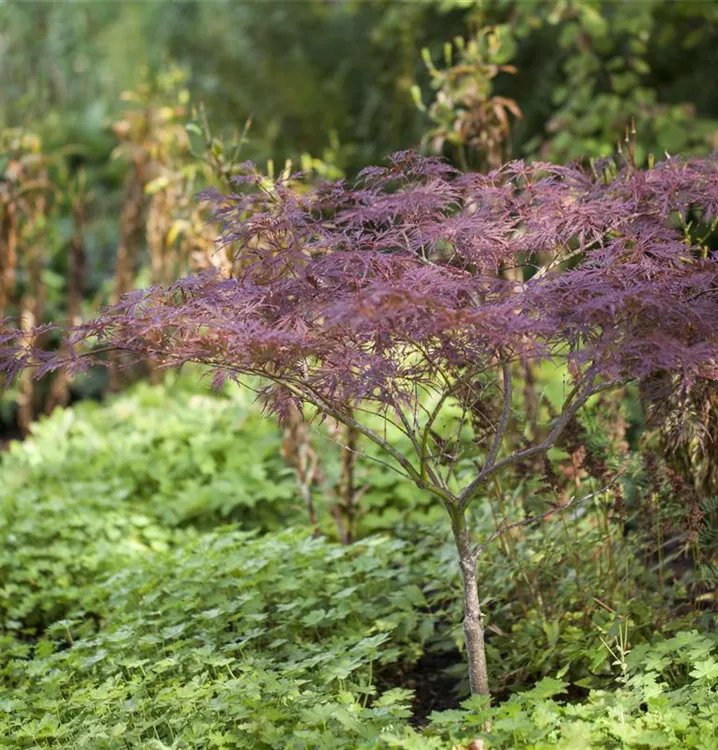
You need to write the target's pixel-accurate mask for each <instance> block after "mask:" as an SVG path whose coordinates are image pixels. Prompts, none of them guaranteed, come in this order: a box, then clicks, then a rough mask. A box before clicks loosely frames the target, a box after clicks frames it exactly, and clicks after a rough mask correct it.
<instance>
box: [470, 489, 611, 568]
mask: <svg viewBox="0 0 718 750" xmlns="http://www.w3.org/2000/svg"><path fill="white" fill-rule="evenodd" d="M620 476H621V475H620V474H619V475H618V476H616V477H615V478H614V479H613V481H612V482H609V483H608V484H607V485H605V486H604V487H601V489H600V490H596V491H595V492H589V494H588V495H584V496H583V497H573V498H571V500H569V501H568V502H567V503H564V504H563V505H557V506H555V507H553V508H549V510H547V511H546V512H545V513H539V514H538V515H537V516H529V517H528V518H524V519H522V520H521V521H514V522H513V523H502V524H501V525H500V526H499V528H498V529H496V531H493V532H492V533H491V534H489V536H488V537H487V538H486V539H485V540H484V541H483V542H482V543H481V544H480V545H479V546H478V547H476V549H474V551H473V553H472V554H473V556H474V561H476V560H477V559H478V558H479V556H480V555H481V553H482V552H483V551H484V550H485V549H486V548H487V547H488V546H489V544H491V542H493V541H495V540H496V539H498V538H499V537H501V536H503V535H504V534H506V533H508V532H509V531H511V530H512V529H517V528H519V527H520V526H530V525H531V524H532V523H536V522H537V521H543V520H544V519H546V518H548V517H549V516H552V515H553V514H554V513H562V512H563V511H565V510H568V509H569V508H572V507H574V506H575V505H580V504H581V503H584V502H586V500H593V498H594V497H596V496H598V495H601V494H602V493H604V492H605V491H606V490H607V489H608V488H609V487H611V486H613V485H614V484H615V483H616V482H617V481H618V479H619V478H620Z"/></svg>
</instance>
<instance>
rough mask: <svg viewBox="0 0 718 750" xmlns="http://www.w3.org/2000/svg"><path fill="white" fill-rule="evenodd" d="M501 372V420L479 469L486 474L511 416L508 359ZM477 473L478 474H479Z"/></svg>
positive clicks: (511, 399) (511, 395)
mask: <svg viewBox="0 0 718 750" xmlns="http://www.w3.org/2000/svg"><path fill="white" fill-rule="evenodd" d="M501 372H502V373H503V377H504V408H503V410H502V412H501V420H500V421H499V426H498V427H497V428H496V432H495V433H494V440H493V443H492V444H491V448H490V449H489V454H488V456H486V462H485V463H484V468H483V469H482V470H481V474H484V475H485V474H486V472H488V471H489V470H490V469H491V467H492V466H493V465H494V464H495V463H496V457H497V456H498V455H499V450H501V443H502V442H503V440H504V436H505V435H506V428H507V427H508V425H509V419H510V418H511V406H512V401H513V381H512V380H511V364H510V363H509V362H508V361H504V362H502V363H501ZM481 474H479V476H481Z"/></svg>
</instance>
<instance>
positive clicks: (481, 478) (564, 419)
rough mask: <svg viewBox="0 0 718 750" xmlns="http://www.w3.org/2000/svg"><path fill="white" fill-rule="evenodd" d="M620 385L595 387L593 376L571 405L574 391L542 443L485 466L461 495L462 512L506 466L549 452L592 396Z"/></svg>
mask: <svg viewBox="0 0 718 750" xmlns="http://www.w3.org/2000/svg"><path fill="white" fill-rule="evenodd" d="M620 385H623V383H622V382H619V383H605V384H603V385H599V386H594V385H593V376H591V377H590V378H589V381H588V384H587V385H586V388H585V389H584V391H583V393H582V394H581V395H580V396H578V397H576V398H575V400H573V403H571V400H572V399H574V397H575V394H576V393H577V391H576V390H574V391H572V393H571V395H570V396H569V398H568V399H567V401H566V404H564V409H563V411H562V413H561V416H560V417H559V418H558V419H557V420H556V423H555V424H554V426H553V427H552V428H551V431H550V432H549V434H548V435H547V436H546V437H545V438H544V439H543V440H542V441H541V442H540V443H538V444H537V445H532V446H531V447H530V448H525V449H524V450H521V451H517V452H516V453H512V454H511V455H510V456H507V457H506V458H504V459H502V460H501V461H499V462H498V463H495V464H493V465H492V466H488V464H487V465H486V466H484V468H483V469H482V470H481V472H479V475H478V476H477V477H476V478H475V479H473V480H472V481H471V482H470V483H469V485H468V486H467V487H466V488H465V489H464V490H463V492H461V494H460V495H459V508H460V509H461V510H464V509H466V507H467V506H468V505H469V503H470V502H471V501H472V500H473V498H474V495H475V494H476V491H477V489H478V488H479V487H480V486H481V485H482V484H483V483H484V482H485V481H486V480H487V479H488V478H489V477H490V476H492V475H493V474H495V473H496V472H497V471H500V470H501V469H503V468H504V467H505V466H508V465H509V464H513V463H515V462H516V461H520V460H522V459H524V458H529V457H530V456H535V455H536V454H537V453H543V452H544V451H547V450H548V449H549V448H550V447H551V446H552V445H553V444H554V443H555V442H556V439H557V438H558V436H559V435H560V434H561V433H562V432H563V431H564V429H565V428H566V425H568V423H569V422H570V421H571V419H572V418H573V417H574V415H575V414H576V412H577V411H578V410H579V409H580V408H581V407H582V406H583V405H584V404H585V403H586V401H588V399H589V398H591V396H594V395H595V394H597V393H600V392H601V391H605V390H608V389H610V388H616V387H618V386H620ZM567 404H570V405H567Z"/></svg>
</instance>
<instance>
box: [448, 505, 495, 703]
mask: <svg viewBox="0 0 718 750" xmlns="http://www.w3.org/2000/svg"><path fill="white" fill-rule="evenodd" d="M451 526H452V530H453V532H454V540H455V542H456V550H457V552H458V553H459V566H460V567H461V578H462V582H463V586H464V639H465V642H466V658H467V660H468V663H469V685H470V687H471V693H472V695H474V694H478V695H489V674H488V670H487V668H486V648H485V644H484V624H483V622H482V620H483V616H482V614H481V605H480V603H479V590H478V587H477V582H476V557H475V556H474V553H473V551H472V549H471V542H470V541H469V533H468V530H467V528H466V518H465V517H464V515H463V513H461V512H460V511H456V513H455V514H452V524H451Z"/></svg>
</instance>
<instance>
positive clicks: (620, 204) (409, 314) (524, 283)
mask: <svg viewBox="0 0 718 750" xmlns="http://www.w3.org/2000/svg"><path fill="white" fill-rule="evenodd" d="M247 186H249V189H248V188H247ZM214 200H215V202H216V207H217V216H218V218H219V220H220V221H221V224H222V227H223V229H222V241H223V242H225V243H232V246H233V247H235V248H238V254H239V255H238V267H240V268H241V269H242V270H241V272H240V273H239V274H238V277H237V278H220V277H219V276H217V275H213V274H203V275H199V276H194V277H189V278H185V279H182V280H181V281H179V282H177V283H175V284H173V285H171V286H169V287H166V288H159V287H156V288H151V289H148V290H144V291H141V292H136V293H132V294H130V295H127V296H126V297H125V298H124V299H123V301H122V302H121V303H120V304H118V305H116V306H115V307H112V308H110V309H108V310H106V311H105V312H104V313H103V314H102V315H101V316H100V317H98V318H97V319H96V320H93V321H91V322H89V323H86V324H84V325H82V326H80V327H78V328H75V329H73V330H71V331H70V333H69V338H70V340H71V342H72V344H73V347H74V349H73V351H75V352H77V351H79V349H78V347H80V345H81V344H83V342H85V341H86V340H87V339H94V338H95V337H97V339H98V341H99V343H100V346H107V347H109V348H115V349H120V350H123V351H125V352H127V353H129V354H130V355H136V356H137V357H147V356H150V357H154V358H157V359H159V360H160V361H162V362H164V363H166V364H167V365H170V366H175V365H180V364H182V363H184V362H202V363H205V364H208V365H210V366H211V368H212V369H213V371H214V372H215V374H216V376H217V378H218V379H219V380H222V379H223V378H225V377H237V376H239V375H242V374H250V375H252V374H257V375H262V376H265V377H266V378H268V379H269V380H270V381H271V382H273V383H274V384H275V386H276V387H274V388H272V389H271V392H270V393H268V397H269V398H270V400H271V402H272V406H273V408H275V409H276V410H277V411H279V412H280V413H281V412H283V411H284V410H285V409H286V407H287V405H288V403H289V402H290V401H291V400H294V399H296V398H299V399H300V400H302V399H307V400H311V401H314V402H315V403H319V404H320V405H322V404H323V405H325V406H326V405H329V406H331V408H333V409H343V408H344V407H345V406H348V405H349V403H350V402H356V401H364V402H369V403H372V402H373V403H374V405H375V406H376V407H378V408H383V407H386V406H392V407H396V405H397V403H399V402H400V401H403V402H404V403H406V399H407V398H411V397H412V396H413V395H415V394H416V392H417V389H422V388H424V387H435V386H436V385H437V384H439V386H440V388H444V387H445V386H449V385H450V384H451V382H452V380H453V379H454V377H455V376H456V375H457V374H459V373H465V372H466V371H468V370H470V371H472V372H474V373H479V372H485V371H487V370H488V369H491V368H494V369H495V368H496V365H497V363H498V362H499V361H506V360H510V359H512V358H518V357H524V358H526V357H528V358H534V359H535V358H547V357H553V358H565V359H566V360H568V362H569V363H570V365H571V367H572V371H573V372H574V373H575V374H579V373H586V372H587V371H588V370H590V372H591V373H592V375H595V376H598V377H600V378H601V379H602V380H603V381H623V380H626V379H632V378H640V377H644V376H646V375H649V374H651V373H655V372H657V371H671V372H675V373H678V374H679V375H680V376H681V377H682V378H684V379H688V380H689V379H691V378H693V377H695V376H699V375H700V376H704V377H716V376H717V375H718V368H717V366H716V363H717V361H718V360H717V359H716V354H717V353H718V334H717V333H716V324H717V323H718V260H717V258H716V255H715V254H711V252H710V251H709V250H707V249H706V248H705V247H701V246H700V244H699V243H698V242H697V241H696V240H695V238H696V237H697V236H698V234H697V233H698V232H699V231H700V229H701V228H703V229H705V230H706V231H709V230H710V227H711V225H715V222H716V219H717V218H718V162H717V161H716V160H697V159H693V160H686V161H683V160H678V159H670V160H668V161H666V162H664V163H662V164H659V165H657V166H655V167H654V168H652V169H649V170H646V171H639V170H636V169H633V168H626V169H625V170H623V171H619V172H618V173H615V174H612V175H610V176H609V175H608V172H607V171H606V170H602V171H601V172H598V171H597V170H596V169H594V170H585V169H582V168H581V167H579V166H566V167H561V166H555V165H551V164H543V163H534V164H525V163H523V162H520V161H517V162H511V163H509V164H506V165H505V166H503V167H501V168H499V169H497V170H494V171H493V172H491V173H489V174H486V175H484V174H460V173H458V172H456V171H455V170H454V169H452V168H451V167H450V166H448V165H447V164H446V163H444V162H442V161H440V160H438V159H432V158H421V157H418V156H416V155H414V154H412V153H408V152H406V153H399V154H396V155H394V156H393V157H392V158H391V160H390V163H389V165H388V166H387V167H373V168H369V169H366V170H364V172H363V173H362V174H361V175H360V178H359V180H358V182H357V184H356V185H355V186H353V187H350V186H347V185H345V184H343V183H332V184H326V185H322V186H319V187H317V188H316V189H313V190H311V191H309V192H306V193H304V194H302V195H299V194H298V193H297V192H296V191H293V190H291V189H289V188H288V187H287V186H285V185H283V184H282V183H281V182H279V183H277V184H276V185H275V186H274V187H273V188H272V189H271V190H268V189H266V186H264V184H263V183H262V181H261V179H260V178H259V177H258V176H256V175H254V173H253V172H252V171H251V170H249V169H248V171H247V175H246V176H245V177H244V178H243V180H242V187H241V188H240V192H239V193H238V194H236V195H233V196H230V197H223V196H219V195H216V196H215V197H214ZM691 237H693V238H694V239H693V240H691ZM12 336H13V334H12V332H10V333H8V334H6V335H5V337H4V339H3V343H4V348H3V349H2V354H0V367H2V369H4V370H6V371H8V372H10V373H13V372H15V371H17V370H18V368H22V367H24V366H27V365H28V364H36V365H38V366H39V372H43V371H44V370H47V369H52V368H53V367H56V366H58V364H59V363H58V361H57V360H55V359H53V357H52V356H51V355H46V354H45V355H43V354H40V355H39V359H38V353H37V352H29V351H23V350H19V349H17V348H14V347H13V345H12V340H11V339H12ZM81 348H82V347H80V349H81ZM73 356H74V364H75V365H76V366H79V365H80V364H81V362H82V358H80V357H79V355H77V354H75V355H73Z"/></svg>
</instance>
